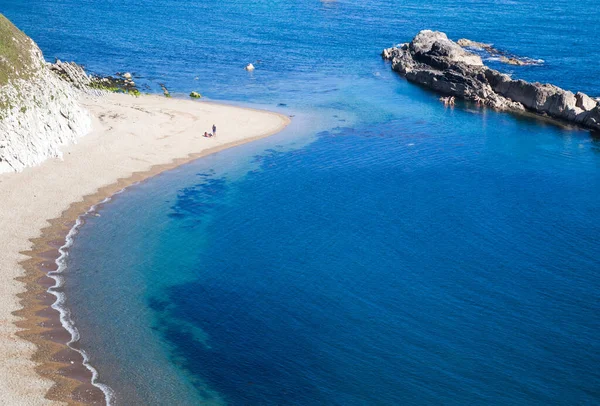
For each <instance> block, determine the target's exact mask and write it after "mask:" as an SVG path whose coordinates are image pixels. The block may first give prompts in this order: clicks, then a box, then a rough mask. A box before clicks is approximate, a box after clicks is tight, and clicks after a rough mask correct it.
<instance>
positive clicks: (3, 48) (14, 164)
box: [0, 14, 91, 173]
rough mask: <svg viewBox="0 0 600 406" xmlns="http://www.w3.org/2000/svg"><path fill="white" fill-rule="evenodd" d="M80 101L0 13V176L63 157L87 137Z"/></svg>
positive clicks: (32, 44) (87, 125)
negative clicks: (66, 146)
mask: <svg viewBox="0 0 600 406" xmlns="http://www.w3.org/2000/svg"><path fill="white" fill-rule="evenodd" d="M80 96H81V93H80V91H79V90H77V89H75V88H74V87H73V86H71V85H70V84H69V83H67V82H65V81H64V80H62V79H61V78H60V77H59V76H58V75H57V74H55V73H54V72H52V71H51V70H50V69H49V65H48V64H47V63H46V62H45V60H44V57H43V55H42V52H41V51H40V49H39V48H38V46H37V45H36V44H35V42H33V40H32V39H31V38H29V37H28V36H27V35H25V34H24V33H23V32H21V31H20V30H19V29H18V28H17V27H15V26H14V25H13V24H12V23H11V22H10V21H9V20H8V19H7V18H6V17H4V16H3V15H2V14H0V173H3V172H16V171H21V170H22V169H23V168H25V167H28V166H33V165H37V164H39V163H41V162H42V161H44V160H45V159H48V158H54V157H60V156H61V151H60V147H61V146H62V145H64V144H66V143H69V142H74V141H76V139H77V138H78V137H80V136H83V135H85V134H87V133H88V132H89V131H90V129H91V117H90V115H89V113H88V112H87V111H86V110H85V109H84V108H83V107H81V106H80V105H79V102H78V99H79V97H80Z"/></svg>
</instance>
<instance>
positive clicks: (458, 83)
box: [382, 30, 600, 130]
mask: <svg viewBox="0 0 600 406" xmlns="http://www.w3.org/2000/svg"><path fill="white" fill-rule="evenodd" d="M483 45H487V44H483ZM382 56H383V58H384V59H387V60H390V61H391V62H392V69H393V70H395V71H396V72H398V73H400V74H401V75H403V76H404V77H406V79H408V80H409V81H411V82H414V83H418V84H420V85H422V86H425V87H427V88H429V89H432V90H434V91H436V92H439V93H441V94H443V95H447V96H455V97H457V98H461V99H464V100H469V101H473V102H475V103H477V104H480V105H485V106H489V107H492V108H495V109H498V110H513V111H524V110H528V111H532V112H535V113H538V114H543V115H547V116H551V117H554V118H557V119H560V120H564V121H568V122H570V123H575V124H578V125H581V126H584V127H587V128H591V129H595V130H600V106H599V104H598V102H597V101H596V100H594V99H592V98H591V97H588V96H587V95H585V94H584V93H577V94H574V93H572V92H570V91H567V90H563V89H561V88H559V87H556V86H553V85H550V84H540V83H529V82H526V81H524V80H513V79H512V78H511V77H510V76H509V75H506V74H503V73H500V72H498V71H496V70H493V69H490V68H488V67H487V66H485V65H484V64H483V62H482V60H481V57H479V56H478V55H476V54H474V53H471V52H469V51H468V50H465V49H464V48H463V47H461V46H460V45H459V44H457V43H456V42H454V41H452V40H450V39H448V37H447V36H446V34H444V33H442V32H434V31H429V30H424V31H421V32H420V33H419V34H418V35H417V36H416V37H415V38H414V39H413V40H412V41H411V42H410V43H407V44H402V45H399V46H397V47H393V48H388V49H385V50H384V51H383V53H382Z"/></svg>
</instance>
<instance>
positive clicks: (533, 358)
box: [0, 0, 600, 405]
mask: <svg viewBox="0 0 600 406" xmlns="http://www.w3.org/2000/svg"><path fill="white" fill-rule="evenodd" d="M0 6H1V9H2V12H3V13H5V14H6V15H7V16H8V17H9V18H11V19H13V21H15V22H16V23H17V24H18V25H19V26H20V27H22V28H23V29H24V30H25V31H26V32H27V33H28V34H30V35H32V36H33V38H34V39H35V40H36V41H38V43H39V44H40V46H41V47H42V50H43V51H44V52H45V54H46V56H47V57H52V56H58V57H60V58H63V59H75V60H77V61H79V62H82V63H84V64H86V65H87V66H88V67H89V68H90V69H92V70H95V71H98V72H102V73H114V72H115V71H125V70H128V71H133V72H136V73H137V74H138V75H139V76H141V78H140V79H138V82H140V83H144V84H147V85H148V86H149V89H150V90H152V91H154V90H157V89H158V83H163V82H164V83H165V84H167V86H168V87H169V88H171V89H172V90H173V91H174V92H175V93H181V94H185V93H188V92H189V91H191V90H198V91H200V92H201V93H203V94H204V95H206V96H208V97H209V98H212V99H226V100H233V101H235V102H238V103H243V104H248V103H253V104H259V105H261V106H266V107H271V108H276V109H278V110H280V111H282V112H284V113H288V114H294V115H296V120H295V121H294V123H293V124H292V126H291V127H290V128H289V129H287V130H285V131H284V132H283V133H281V134H279V135H276V136H274V137H272V138H269V139H265V140H261V141H258V142H256V143H252V144H250V145H245V146H241V147H239V148H235V149H232V150H228V151H223V152H220V153H218V154H215V155H213V156H210V157H207V158H203V159H202V160H200V161H197V162H195V163H192V164H190V165H186V166H184V167H181V168H178V169H176V170H174V171H170V172H168V173H165V174H162V175H160V176H157V177H155V178H153V179H151V180H149V181H148V182H145V183H143V184H141V185H138V186H135V187H132V188H131V189H129V190H128V191H126V192H125V193H123V194H121V195H119V196H117V197H116V198H115V199H114V200H113V201H112V202H110V203H109V204H107V205H105V206H104V207H103V208H102V209H101V210H100V212H99V214H100V217H96V216H89V217H88V218H87V219H86V224H85V226H84V227H82V228H81V230H80V233H79V235H78V236H77V238H76V240H75V243H74V245H73V247H72V249H71V251H70V255H69V270H68V274H67V285H66V287H65V289H66V292H67V295H68V300H69V304H70V306H71V307H72V309H73V313H74V314H73V316H74V319H75V321H76V323H77V325H78V326H79V328H80V330H81V332H82V336H83V337H82V346H83V347H84V348H86V349H88V352H89V353H90V356H91V362H92V364H93V365H95V366H96V367H97V368H98V370H99V372H100V377H101V379H100V380H101V381H102V382H104V383H107V384H109V385H110V386H111V387H113V388H114V389H115V390H116V392H117V401H118V403H119V404H190V405H191V404H198V403H200V402H202V401H205V402H207V403H229V404H243V405H245V404H343V405H347V404H357V405H360V404H386V405H395V404H465V403H474V404H547V403H556V404H596V403H600V390H599V388H600V373H599V372H598V368H597V365H598V364H599V362H600V345H599V344H598V340H597V336H598V334H599V333H600V316H598V315H599V314H600V312H599V310H600V309H599V307H600V300H599V294H598V291H599V290H598V288H599V287H600V277H599V273H598V271H600V262H599V260H598V258H600V243H599V242H598V238H597V236H598V235H599V233H600V216H599V215H598V211H597V200H598V192H597V191H598V190H599V187H600V172H599V166H600V142H599V141H598V139H597V138H594V137H592V136H591V135H590V134H589V133H588V132H585V131H576V130H569V129H563V128H559V127H556V126H553V125H550V124H547V123H544V122H540V121H539V120H533V119H528V118H517V117H514V116H510V115H507V114H499V113H495V112H491V111H482V110H477V109H474V108H472V107H470V106H464V105H461V106H457V107H456V108H455V109H445V108H444V107H443V106H442V105H440V103H439V102H438V100H437V97H436V96H435V95H433V94H431V93H429V92H427V91H424V90H422V89H419V88H417V87H415V86H412V85H410V84H408V83H406V82H405V81H404V80H403V79H401V78H399V77H398V76H396V75H395V74H393V73H392V72H390V68H389V65H387V64H386V63H384V62H382V61H381V60H380V58H379V57H378V53H379V52H380V51H381V49H382V48H384V47H388V46H390V45H392V44H395V43H398V42H403V41H407V40H409V39H410V38H411V37H412V36H413V35H414V34H415V33H416V32H417V31H418V30H419V29H422V28H434V29H440V30H444V31H446V32H447V33H448V34H449V35H450V37H452V38H454V39H458V38H460V37H467V38H470V39H473V40H478V41H484V42H492V43H494V44H495V46H496V47H497V48H499V49H504V50H507V51H510V52H512V53H514V54H517V55H519V56H524V57H531V58H535V59H538V58H541V59H543V60H544V61H545V63H544V64H543V65H541V66H531V67H513V66H510V67H509V66H503V65H497V67H499V68H501V69H503V70H505V71H507V72H513V73H514V75H515V76H518V77H522V78H525V79H528V80H540V81H549V82H552V83H555V84H557V85H560V86H563V87H565V88H568V89H572V90H582V91H585V92H587V93H589V94H591V95H600V87H599V86H600V85H599V84H598V81H597V80H596V78H597V76H598V73H599V72H598V64H597V61H598V60H600V50H599V49H598V47H597V46H596V44H595V42H594V41H593V40H592V38H596V37H598V36H599V34H600V31H599V30H600V28H599V24H597V21H598V20H599V14H598V11H597V9H596V8H594V7H595V3H592V2H591V1H581V2H577V4H573V3H567V2H562V1H549V2H546V3H545V4H544V7H543V8H542V7H541V6H539V4H538V3H537V2H533V1H521V2H509V1H494V2H488V4H487V5H483V4H482V3H481V2H474V1H460V2H441V1H436V2H433V3H429V5H428V6H423V5H421V4H419V2H416V1H409V2H403V3H402V4H394V3H392V2H368V3H364V2H357V1H335V2H318V1H303V2H296V3H293V4H290V3H287V2H279V1H276V2H263V1H252V2H193V1H178V2H174V1H163V2H157V1H151V0H146V1H139V2H134V3H128V4H127V7H124V4H123V3H121V2H119V3H117V2H113V1H108V2H91V1H87V2H85V1H84V2H77V3H75V2H74V1H72V0H61V1H56V0H46V1H44V2H41V1H30V2H28V3H27V4H23V3H21V2H15V1H5V0H0ZM291 17H293V18H291ZM258 59H260V60H261V62H260V63H258V64H257V70H256V71H255V72H254V73H250V74H249V73H247V72H245V71H243V66H244V65H245V64H246V63H247V62H254V61H256V60H258ZM567 72H568V74H567ZM196 78H197V79H196ZM279 104H285V105H284V106H281V105H279ZM278 105H279V106H278ZM217 125H218V123H217Z"/></svg>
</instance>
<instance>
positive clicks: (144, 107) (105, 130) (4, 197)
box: [0, 95, 289, 405]
mask: <svg viewBox="0 0 600 406" xmlns="http://www.w3.org/2000/svg"><path fill="white" fill-rule="evenodd" d="M84 104H85V105H86V106H87V107H88V109H89V110H90V111H91V112H92V113H93V115H94V116H95V118H94V130H93V132H92V133H91V134H89V135H88V136H86V137H84V138H81V139H80V141H79V142H78V144H76V145H70V146H67V147H65V148H64V159H63V160H49V161H46V162H45V163H43V164H42V165H40V166H38V167H35V168H29V169H27V170H25V171H24V172H22V173H18V174H3V175H0V246H1V254H0V272H1V275H2V283H0V360H1V362H0V404H3V405H4V404H6V405H41V404H50V403H53V402H50V401H48V400H46V399H45V398H44V395H45V394H46V392H47V390H48V389H49V388H50V387H51V386H52V382H51V381H49V380H46V379H43V378H41V377H40V376H39V375H38V374H37V373H36V372H35V371H34V366H35V365H34V363H33V361H31V356H32V354H33V352H34V350H35V348H34V345H33V344H31V343H30V342H27V341H25V340H22V339H20V338H19V337H17V336H16V335H15V332H16V331H17V327H16V326H15V325H14V322H15V320H16V319H17V317H15V316H13V315H12V314H11V313H12V312H13V311H15V310H18V309H19V308H20V305H19V302H18V298H17V296H16V295H17V294H18V293H20V292H22V291H23V290H24V286H23V284H21V283H20V282H17V281H15V277H18V276H21V275H22V274H23V268H22V267H21V266H20V265H19V262H20V261H23V260H24V259H26V257H25V256H23V255H22V254H19V253H20V252H21V251H26V250H29V249H31V242H30V241H29V239H30V238H35V237H39V236H40V230H41V229H42V228H44V227H46V226H47V225H48V222H47V221H46V220H47V219H53V218H57V217H60V216H61V213H62V212H63V211H64V210H66V209H67V208H68V207H69V206H70V204H71V203H72V202H76V201H81V199H82V197H83V196H85V195H91V194H93V193H95V192H96V191H97V189H98V188H100V187H102V186H106V185H111V184H114V183H115V182H116V181H117V180H118V179H120V178H128V177H130V176H131V175H132V174H133V173H134V172H140V171H148V170H150V169H151V167H152V166H153V165H157V164H168V163H171V162H172V161H173V160H174V159H177V158H185V157H188V156H189V154H191V153H193V154H198V153H202V152H208V151H209V150H212V149H213V148H216V147H217V148H218V147H221V148H225V147H227V146H232V145H236V144H239V143H242V142H246V141H250V140H252V139H255V138H259V137H264V136H268V135H271V134H273V133H275V132H277V131H279V130H281V129H282V128H284V127H285V126H286V125H287V124H288V123H289V120H288V119H287V117H285V116H282V115H279V114H275V113H269V112H265V111H257V110H251V109H243V108H237V107H231V106H225V105H218V104H212V103H203V102H195V101H188V100H177V99H167V98H164V97H158V96H142V97H139V98H135V97H133V96H126V95H108V96H104V97H101V98H96V99H93V98H88V99H86V100H85V101H84ZM213 123H214V124H216V125H217V128H218V129H217V137H215V138H204V137H201V136H200V135H201V134H203V133H204V131H210V129H211V127H212V125H213Z"/></svg>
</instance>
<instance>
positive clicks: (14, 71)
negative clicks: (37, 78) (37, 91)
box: [0, 14, 33, 86]
mask: <svg viewBox="0 0 600 406" xmlns="http://www.w3.org/2000/svg"><path fill="white" fill-rule="evenodd" d="M32 48H33V43H32V41H31V40H30V39H29V37H27V35H25V34H24V33H23V32H22V31H21V30H19V29H18V28H17V27H15V26H14V24H13V23H11V22H10V21H9V20H8V19H7V18H6V17H4V16H3V15H2V14H0V86H4V85H5V84H7V83H8V81H9V80H10V79H16V78H21V79H27V78H28V77H29V76H30V75H31V73H32V72H33V66H32V65H33V61H32V58H31V52H32Z"/></svg>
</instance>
